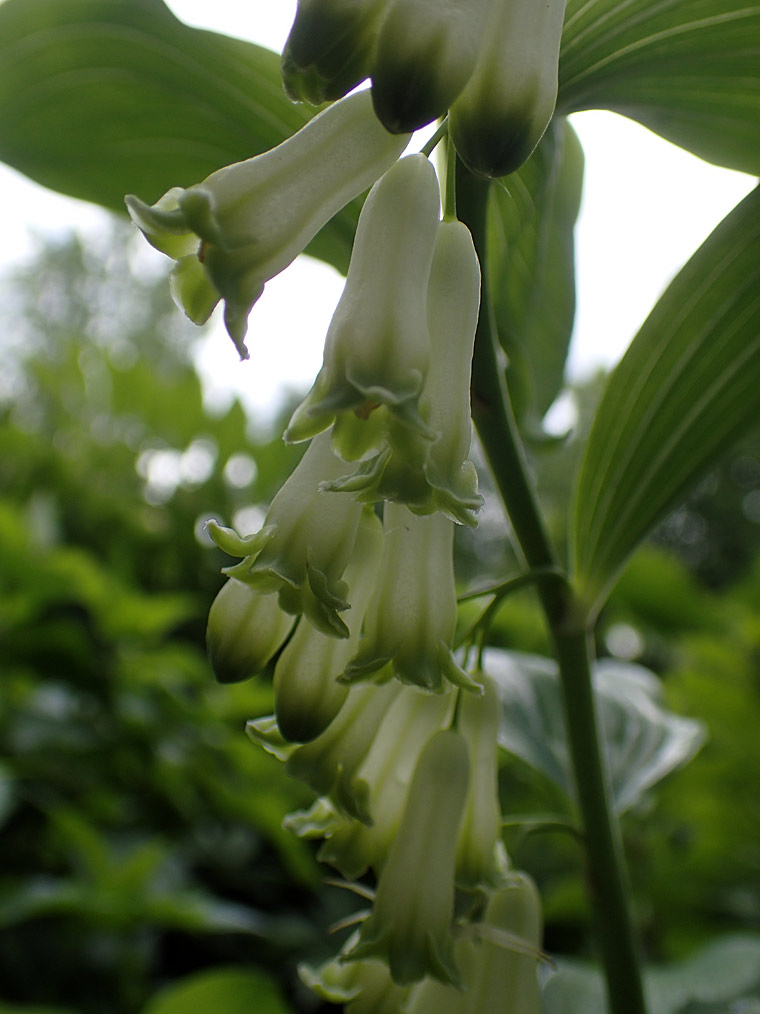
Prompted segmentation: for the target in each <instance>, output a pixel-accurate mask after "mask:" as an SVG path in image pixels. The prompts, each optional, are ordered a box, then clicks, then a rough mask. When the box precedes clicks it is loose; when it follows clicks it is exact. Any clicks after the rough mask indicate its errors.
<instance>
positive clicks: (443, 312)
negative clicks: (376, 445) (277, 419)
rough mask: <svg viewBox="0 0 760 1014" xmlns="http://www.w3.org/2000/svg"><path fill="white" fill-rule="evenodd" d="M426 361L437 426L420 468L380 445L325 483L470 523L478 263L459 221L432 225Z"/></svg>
mask: <svg viewBox="0 0 760 1014" xmlns="http://www.w3.org/2000/svg"><path fill="white" fill-rule="evenodd" d="M427 303H428V311H427V312H428V327H429V331H430V342H431V345H430V347H431V362H430V369H429V370H428V374H427V379H426V381H425V386H424V388H423V401H424V404H425V405H426V406H427V408H428V413H427V422H428V425H429V426H430V428H431V429H433V430H435V433H436V436H435V439H434V440H433V441H432V442H431V445H430V448H429V450H428V455H427V458H426V460H425V462H424V463H423V464H422V466H421V467H420V466H418V465H410V464H409V463H408V462H407V461H406V460H405V459H404V458H403V456H402V455H400V454H398V453H395V452H394V451H393V450H392V449H391V448H390V447H385V448H383V450H381V451H379V452H378V453H377V454H376V455H374V456H373V457H371V458H369V459H368V460H367V461H364V462H362V463H361V464H360V466H359V468H358V469H357V470H355V471H354V472H353V473H352V474H350V475H347V476H342V477H341V478H340V479H336V480H333V481H332V482H328V483H325V484H324V487H323V488H325V489H331V490H335V491H342V492H353V493H354V494H355V495H356V498H357V499H358V500H362V501H365V502H367V501H369V502H373V501H376V500H393V501H395V502H399V503H404V504H406V506H407V507H408V508H409V509H410V510H411V511H414V513H415V514H430V513H432V512H433V511H435V510H440V511H442V512H443V513H444V514H445V515H446V516H447V517H450V518H452V520H454V521H457V522H459V523H460V524H467V525H474V524H475V523H476V518H475V512H476V511H477V510H478V509H479V508H480V507H481V506H482V505H483V498H482V497H481V496H480V495H479V493H478V475H477V472H476V470H475V466H474V465H473V463H472V462H471V461H470V460H469V458H468V454H469V451H470V441H471V439H472V421H471V418H470V367H471V361H472V349H473V344H474V341H475V328H476V327H477V323H478V308H479V305H480V268H479V265H478V258H477V254H476V253H475V247H474V246H473V243H472V237H471V236H470V233H469V231H468V229H467V227H466V226H464V225H462V223H461V222H441V223H440V224H439V226H438V235H437V238H436V244H435V252H434V255H433V263H432V267H431V271H430V283H429V285H428V299H427Z"/></svg>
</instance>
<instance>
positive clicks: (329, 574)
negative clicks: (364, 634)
mask: <svg viewBox="0 0 760 1014" xmlns="http://www.w3.org/2000/svg"><path fill="white" fill-rule="evenodd" d="M344 467H345V466H344V464H343V462H341V461H340V460H339V459H338V458H336V457H335V455H334V454H333V452H332V449H331V445H330V438H329V436H328V435H327V434H325V435H320V436H319V437H318V438H317V439H316V440H314V441H312V443H311V445H310V446H309V447H308V449H307V451H306V453H305V454H304V456H303V458H302V459H301V461H300V462H299V463H298V465H297V466H296V469H295V471H294V472H293V474H292V475H291V476H290V478H289V479H288V480H287V482H286V483H285V484H284V486H283V487H282V488H281V489H280V491H279V492H278V493H277V495H276V496H275V498H274V500H273V501H272V503H271V506H270V507H269V510H268V511H267V515H266V522H265V525H264V527H263V528H262V530H261V531H260V532H258V533H256V535H254V536H250V537H248V538H247V539H241V538H239V536H237V535H236V534H235V532H233V531H231V530H230V529H222V528H220V526H219V525H217V524H215V523H214V522H209V525H208V531H209V534H210V535H211V537H212V539H214V541H215V542H216V543H217V544H218V545H219V546H220V547H221V548H222V549H223V550H225V552H227V553H229V554H230V555H232V556H243V557H244V559H243V561H242V562H241V563H239V564H237V565H236V566H234V567H228V568H226V570H225V573H226V574H228V575H229V576H230V577H235V578H237V579H238V580H239V581H243V582H244V583H245V584H247V585H249V586H250V587H251V588H256V589H258V590H260V591H261V592H264V593H268V592H277V593H278V596H279V603H280V608H281V609H283V610H284V611H285V612H287V613H293V614H298V613H304V614H305V616H306V617H307V618H308V619H309V621H310V622H311V623H312V624H313V625H314V626H315V627H316V628H317V629H318V630H321V631H323V632H324V633H327V634H329V635H331V636H333V637H348V627H347V626H346V624H345V623H344V622H343V620H342V619H341V618H340V616H339V613H340V612H341V611H343V610H346V609H348V608H349V603H348V600H347V598H346V596H347V594H348V586H347V585H346V583H345V581H343V580H342V575H343V572H344V570H345V569H346V566H347V564H348V562H349V560H350V558H351V554H352V552H353V549H354V542H355V539H356V531H357V526H358V524H359V519H360V517H361V514H362V506H361V504H359V503H352V502H351V501H350V500H349V499H348V498H347V497H341V496H338V495H336V494H334V493H321V492H320V490H319V484H320V482H321V481H322V480H323V479H324V478H325V477H327V478H329V477H330V476H335V475H337V474H338V473H339V472H340V471H341V470H342V469H343V468H344Z"/></svg>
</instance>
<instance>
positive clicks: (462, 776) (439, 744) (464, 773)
mask: <svg viewBox="0 0 760 1014" xmlns="http://www.w3.org/2000/svg"><path fill="white" fill-rule="evenodd" d="M469 767H470V765H469V758H468V754H467V746H466V744H465V741H464V739H463V738H462V737H461V736H460V735H459V733H458V732H455V731H453V730H447V731H445V732H437V733H435V735H433V736H432V737H431V738H430V739H429V740H428V742H427V743H426V744H425V747H424V749H423V751H422V753H421V754H420V758H419V761H418V763H417V767H416V770H415V772H414V776H413V778H412V783H411V786H410V788H409V794H408V797H407V801H406V805H405V807H404V812H403V816H402V818H401V824H400V826H399V830H398V833H397V835H396V837H395V838H394V840H393V844H392V845H391V847H390V851H389V853H388V860H387V862H386V864H385V866H384V868H383V871H382V873H381V874H380V880H379V883H378V886H377V893H376V895H375V901H374V904H373V906H372V912H371V913H370V915H369V917H368V919H367V920H366V922H364V924H363V925H362V927H361V932H360V936H359V940H358V942H357V943H356V945H355V946H354V947H352V948H351V950H350V951H349V952H348V953H347V954H346V955H344V960H347V961H354V960H364V959H368V958H380V959H382V960H385V961H386V962H387V963H388V966H389V968H390V971H391V976H392V977H393V980H394V982H396V983H398V984H399V985H402V986H403V985H409V984H411V983H413V982H417V981H419V980H420V979H422V978H424V977H425V976H426V975H430V976H432V977H433V978H435V979H439V980H441V981H443V982H448V983H452V984H454V985H459V984H460V983H461V979H460V975H459V970H458V968H457V965H456V961H455V958H454V940H453V936H452V922H453V918H454V862H455V855H456V842H457V835H458V833H459V826H460V823H461V820H462V814H463V811H464V806H465V801H466V798H467V786H468V782H469Z"/></svg>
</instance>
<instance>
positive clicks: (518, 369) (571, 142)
mask: <svg viewBox="0 0 760 1014" xmlns="http://www.w3.org/2000/svg"><path fill="white" fill-rule="evenodd" d="M582 185H583V151H582V149H581V147H580V144H579V142H578V139H577V137H576V135H575V132H574V131H573V129H572V127H571V126H570V124H569V123H567V122H566V121H565V120H563V119H556V120H555V121H553V123H552V125H551V126H550V128H549V130H547V132H546V134H545V135H544V137H543V140H542V141H541V144H540V145H539V146H538V148H537V149H536V151H535V152H534V153H533V155H532V157H531V158H530V159H529V160H528V161H527V162H526V163H525V165H524V166H523V167H522V168H521V169H519V170H518V171H517V172H516V173H514V174H513V175H511V176H509V177H508V178H506V179H505V180H504V186H503V187H499V186H496V187H493V188H492V195H491V206H490V209H489V222H488V224H489V236H488V241H489V246H488V249H489V268H490V276H491V291H492V296H493V302H494V311H495V314H496V323H497V328H498V332H499V338H500V340H501V343H502V345H503V346H504V349H505V351H506V353H507V355H508V357H509V364H510V373H509V379H510V392H511V394H512V396H513V402H514V405H515V410H516V412H517V414H518V416H519V417H521V419H523V421H524V422H525V424H526V425H527V426H528V427H529V428H532V429H534V430H537V429H538V426H539V423H540V421H541V418H542V417H543V416H544V414H545V413H546V411H547V409H548V408H549V406H550V405H551V404H552V402H553V401H554V399H555V398H556V396H557V394H558V392H559V390H560V387H561V386H562V380H563V376H564V370H565V360H566V359H567V352H568V348H569V344H570V334H571V332H572V329H573V318H574V316H575V264H574V246H573V226H574V224H575V219H576V217H577V215H578V209H579V207H580V199H581V188H582Z"/></svg>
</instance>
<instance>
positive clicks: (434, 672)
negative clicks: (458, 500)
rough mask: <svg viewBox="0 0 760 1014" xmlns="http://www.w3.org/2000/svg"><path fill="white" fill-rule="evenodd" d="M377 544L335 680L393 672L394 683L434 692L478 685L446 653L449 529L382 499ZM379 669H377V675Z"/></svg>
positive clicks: (451, 592)
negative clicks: (352, 653)
mask: <svg viewBox="0 0 760 1014" xmlns="http://www.w3.org/2000/svg"><path fill="white" fill-rule="evenodd" d="M383 524H384V528H385V547H384V551H383V559H382V563H381V567H380V577H379V579H378V583H377V588H376V590H375V594H374V596H373V598H372V600H371V601H370V604H369V606H368V608H367V614H366V617H365V629H364V635H363V637H362V639H361V641H360V642H359V651H358V653H357V655H356V657H355V658H354V659H353V660H352V661H351V662H350V663H349V665H348V666H347V667H346V671H345V673H344V674H343V676H342V677H341V680H342V681H344V682H348V683H353V682H356V681H359V680H364V679H366V678H367V677H369V676H370V675H371V674H372V673H378V676H379V678H381V679H384V678H387V676H388V672H387V670H386V669H385V668H384V667H386V666H388V669H390V671H391V672H392V673H393V675H394V676H396V677H397V679H399V680H401V682H402V683H409V684H413V685H417V686H420V687H422V688H423V689H425V690H430V691H434V692H437V693H440V692H441V691H442V690H443V689H444V688H445V686H446V683H445V681H446V680H448V681H449V682H450V683H453V684H455V685H456V686H460V687H463V688H466V689H468V690H474V689H478V686H479V685H478V684H477V683H474V682H473V681H472V680H471V679H470V677H469V676H468V675H467V673H465V672H464V670H463V669H462V668H461V667H460V666H459V665H457V663H456V662H455V661H454V657H453V655H452V651H451V643H452V639H453V636H454V628H455V626H456V618H457V602H456V588H455V586H454V564H453V559H452V549H453V540H454V526H453V524H452V522H451V521H449V520H448V518H445V517H443V516H442V515H441V514H430V515H428V516H426V517H417V516H415V515H414V514H411V513H410V512H409V511H408V510H407V509H406V508H405V507H402V506H400V505H398V504H392V503H389V504H386V505H385V515H384V522H383ZM378 671H379V672H378Z"/></svg>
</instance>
